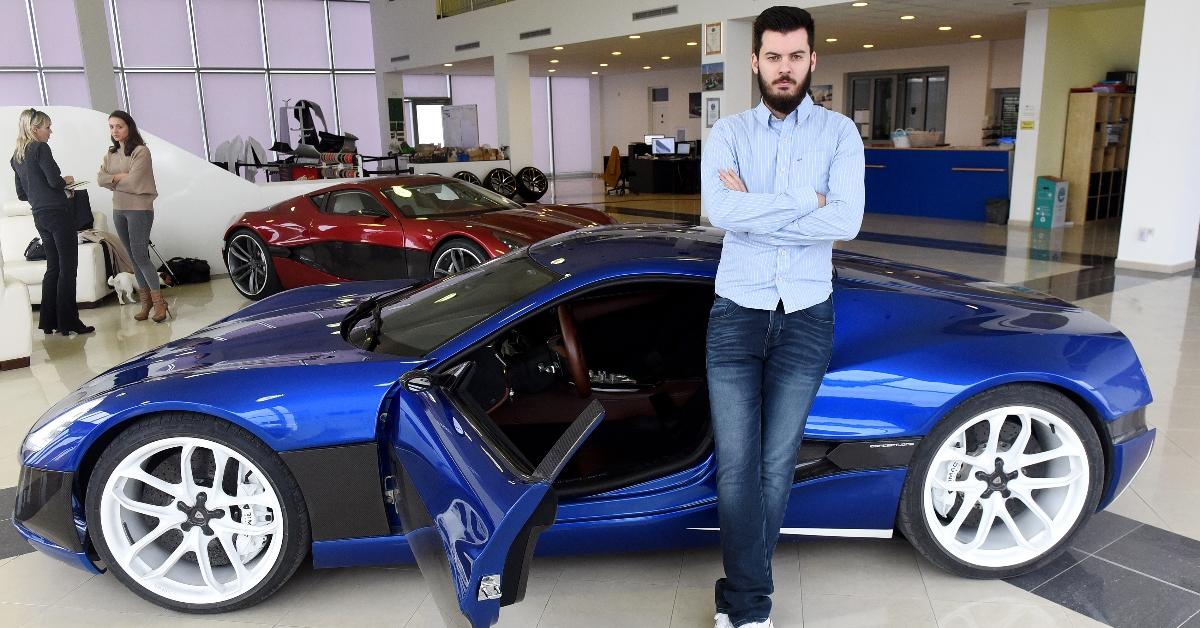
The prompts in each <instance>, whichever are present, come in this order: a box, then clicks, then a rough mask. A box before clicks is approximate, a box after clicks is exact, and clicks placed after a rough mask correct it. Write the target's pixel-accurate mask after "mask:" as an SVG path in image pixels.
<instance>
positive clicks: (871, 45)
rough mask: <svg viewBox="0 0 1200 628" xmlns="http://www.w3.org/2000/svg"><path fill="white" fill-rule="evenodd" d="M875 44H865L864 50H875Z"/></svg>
mask: <svg viewBox="0 0 1200 628" xmlns="http://www.w3.org/2000/svg"><path fill="white" fill-rule="evenodd" d="M874 47H875V44H863V48H874Z"/></svg>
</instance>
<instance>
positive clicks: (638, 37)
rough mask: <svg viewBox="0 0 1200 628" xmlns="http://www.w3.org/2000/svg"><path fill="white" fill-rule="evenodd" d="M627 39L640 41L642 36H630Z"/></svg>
mask: <svg viewBox="0 0 1200 628" xmlns="http://www.w3.org/2000/svg"><path fill="white" fill-rule="evenodd" d="M629 38H630V39H641V38H642V36H641V35H630V36H629Z"/></svg>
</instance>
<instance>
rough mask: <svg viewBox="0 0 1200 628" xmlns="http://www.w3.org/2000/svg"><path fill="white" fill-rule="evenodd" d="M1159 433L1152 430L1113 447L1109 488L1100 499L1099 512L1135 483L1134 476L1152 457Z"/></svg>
mask: <svg viewBox="0 0 1200 628" xmlns="http://www.w3.org/2000/svg"><path fill="white" fill-rule="evenodd" d="M1157 433H1158V430H1156V429H1154V428H1150V429H1148V430H1146V431H1145V432H1144V433H1142V434H1139V435H1137V436H1135V437H1133V438H1131V439H1129V440H1126V441H1124V442H1122V443H1119V444H1116V445H1113V448H1112V458H1111V459H1110V460H1109V461H1108V465H1109V466H1108V470H1109V478H1108V486H1106V487H1105V490H1104V496H1103V497H1101V498H1100V506H1099V510H1104V509H1105V508H1107V507H1108V505H1109V504H1111V503H1112V501H1113V500H1114V499H1116V498H1117V496H1118V495H1120V494H1121V491H1124V490H1125V488H1126V487H1128V486H1129V483H1130V482H1132V481H1133V476H1135V475H1136V474H1137V472H1138V471H1139V470H1141V468H1142V464H1143V463H1144V462H1146V458H1149V457H1150V450H1151V449H1153V448H1154V438H1155V436H1156V435H1157Z"/></svg>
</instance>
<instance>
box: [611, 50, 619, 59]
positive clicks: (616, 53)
mask: <svg viewBox="0 0 1200 628" xmlns="http://www.w3.org/2000/svg"><path fill="white" fill-rule="evenodd" d="M612 56H614V57H619V56H621V51H620V50H614V51H613V52H612Z"/></svg>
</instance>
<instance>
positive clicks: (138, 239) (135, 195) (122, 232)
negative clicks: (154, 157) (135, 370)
mask: <svg viewBox="0 0 1200 628" xmlns="http://www.w3.org/2000/svg"><path fill="white" fill-rule="evenodd" d="M108 134H109V137H110V138H111V139H112V146H110V147H108V152H107V153H105V154H104V160H103V161H101V162H100V173H99V174H98V175H96V181H97V182H98V183H99V184H100V186H101V187H105V188H108V189H110V190H112V191H113V224H115V225H116V227H117V235H118V236H120V237H121V242H122V243H123V244H124V245H125V250H127V251H129V257H130V258H132V259H133V266H134V271H135V272H134V275H136V276H137V284H138V298H139V300H140V301H141V303H142V309H141V310H139V311H138V313H137V314H134V315H133V318H134V320H139V321H144V320H146V319H147V318H150V319H151V320H153V321H154V322H156V323H161V322H163V321H164V320H166V318H167V315H168V314H169V313H170V312H169V311H168V310H167V302H166V301H165V300H163V298H162V292H161V285H160V284H159V281H158V273H157V272H156V271H155V269H154V263H153V262H151V261H150V228H151V227H152V226H153V225H154V199H155V198H156V197H158V188H156V187H155V185H154V164H153V163H152V162H151V161H150V149H149V148H146V143H145V142H144V141H142V134H141V133H139V132H138V128H137V123H136V122H134V121H133V118H132V117H131V116H130V115H129V114H128V113H125V112H124V111H121V110H117V111H114V112H112V114H111V115H109V116H108ZM151 310H153V311H151Z"/></svg>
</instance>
